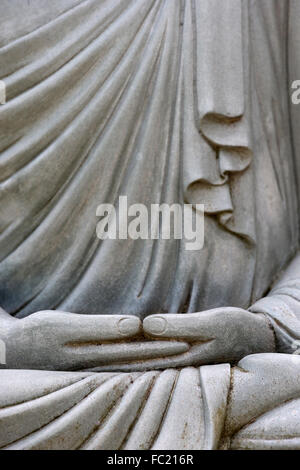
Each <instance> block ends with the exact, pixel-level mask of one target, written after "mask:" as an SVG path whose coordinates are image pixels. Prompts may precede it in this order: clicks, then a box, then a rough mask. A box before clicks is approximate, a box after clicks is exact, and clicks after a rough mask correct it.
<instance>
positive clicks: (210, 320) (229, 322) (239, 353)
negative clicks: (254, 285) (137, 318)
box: [143, 308, 275, 367]
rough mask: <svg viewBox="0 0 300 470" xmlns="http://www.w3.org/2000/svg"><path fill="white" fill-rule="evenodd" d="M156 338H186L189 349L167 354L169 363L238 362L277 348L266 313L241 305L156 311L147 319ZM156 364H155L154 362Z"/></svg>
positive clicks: (145, 325)
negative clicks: (187, 311)
mask: <svg viewBox="0 0 300 470" xmlns="http://www.w3.org/2000/svg"><path fill="white" fill-rule="evenodd" d="M143 328H144V334H145V335H146V336H147V337H150V338H153V339H156V340H157V339H173V340H181V341H185V342H187V343H188V344H189V345H190V349H189V351H187V352H186V353H184V354H181V355H178V356H177V357H173V358H166V366H168V367H185V366H189V365H195V366H198V365H203V364H213V363H219V362H231V363H232V362H236V361H239V360H240V359H242V358H243V357H245V356H247V355H249V354H255V353H263V352H274V350H275V344H274V334H273V331H272V329H271V327H270V325H269V324H268V321H267V319H266V317H265V316H264V315H260V314H253V313H250V312H248V311H246V310H242V309H239V308H218V309H213V310H209V311H206V312H201V313H191V314H166V315H152V316H149V317H147V318H146V319H145V320H144V323H143ZM153 365H154V364H153Z"/></svg>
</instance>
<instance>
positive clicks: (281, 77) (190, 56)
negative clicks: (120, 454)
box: [0, 0, 300, 450]
mask: <svg viewBox="0 0 300 470" xmlns="http://www.w3.org/2000/svg"><path fill="white" fill-rule="evenodd" d="M299 17H300V3H299V1H298V0H291V1H284V2H283V1H276V0H259V1H254V0H253V1H252V0H249V1H246V0H245V1H243V0H241V1H240V0H182V1H181V0H126V1H125V0H107V1H105V0H82V1H79V0H51V2H49V1H46V0H31V1H30V2H28V3H27V2H25V1H23V0H13V1H12V0H2V1H1V2H0V18H1V28H0V80H2V81H3V82H4V84H5V88H6V104H5V105H4V106H2V107H0V149H1V153H0V168H1V169H0V181H1V185H0V195H1V207H0V208H1V210H0V232H1V234H0V257H1V263H0V305H2V306H3V307H4V308H6V310H8V311H9V312H10V313H11V314H13V315H15V316H18V317H23V316H26V315H28V314H30V313H31V312H33V311H35V310H39V309H45V308H56V307H59V308H60V309H64V310H70V311H74V312H79V313H81V312H82V313H91V314H93V313H122V312H124V313H127V314H128V313H131V314H136V315H139V316H141V317H143V316H145V315H147V314H148V313H155V312H163V311H167V312H169V311H173V312H179V311H187V310H188V311H194V310H200V309H206V308H211V307H217V306H224V305H236V306H239V307H243V306H244V307H248V306H249V305H250V304H251V302H253V301H254V300H256V299H260V297H262V295H263V294H264V292H265V291H266V290H267V289H268V288H269V287H270V284H271V282H272V280H273V279H274V277H275V276H276V275H277V274H278V272H279V270H280V269H281V268H282V267H283V266H285V264H286V263H287V261H288V260H289V259H290V258H291V257H292V256H293V254H294V253H295V250H296V249H297V247H298V212H297V207H298V204H297V188H299V185H298V183H297V182H298V181H300V180H299V175H300V165H299V161H300V160H299V158H298V152H299V145H300V141H299V139H300V137H299V136H300V134H299V132H298V126H299V123H300V121H299V120H300V108H297V107H293V108H292V109H290V104H289V103H290V101H289V92H288V87H287V84H289V83H290V82H289V80H291V79H293V80H296V79H299V78H300V60H299V58H300V55H299V54H298V53H297V46H298V45H300V36H299V34H300V33H299V31H300V30H299V28H298V27H297V26H298V25H297V18H299ZM2 24H3V27H2ZM288 38H289V39H288ZM292 147H293V148H292ZM119 195H127V196H128V198H129V201H130V202H132V203H134V202H144V203H145V204H151V203H155V202H169V203H172V202H181V203H183V202H193V203H204V204H205V205H206V217H205V224H206V230H205V234H206V237H205V247H204V249H203V250H202V251H199V252H194V253H189V252H187V251H185V249H184V246H183V244H182V243H181V242H179V241H178V240H177V241H163V242H162V241H155V242H150V241H149V242H145V241H142V240H140V241H139V242H137V241H135V242H133V241H130V240H129V241H122V242H121V241H120V242H117V241H108V240H106V241H105V242H100V241H99V240H97V238H96V235H95V227H96V222H97V221H96V217H95V214H96V207H97V206H98V205H99V204H100V203H101V202H112V203H113V202H114V201H116V200H117V198H118V196H119ZM299 292H300V258H299V256H298V257H296V258H295V260H294V262H293V263H292V264H291V266H290V267H289V269H288V270H287V271H286V273H285V275H284V276H283V278H282V279H281V281H280V282H279V283H278V284H276V285H275V287H274V288H273V289H272V290H271V292H270V295H269V296H268V297H266V298H263V299H260V300H259V301H258V302H257V303H256V304H255V305H254V306H252V307H251V310H252V311H253V312H255V311H257V312H263V313H265V314H266V315H268V316H269V318H270V319H271V322H272V325H273V328H274V331H275V333H276V336H277V339H278V343H279V344H280V347H281V348H282V349H285V352H289V353H291V352H293V348H292V343H293V342H294V341H295V340H298V342H299V339H300V327H299V320H300V313H299V312H300V308H299V305H300V303H299V302H300V294H299ZM274 371H276V372H275V373H274ZM299 377H300V358H299V357H298V356H297V355H295V356H293V355H291V354H284V355H283V354H280V355H279V354H263V355H253V356H250V357H247V358H245V359H243V360H242V361H241V362H240V363H239V364H238V367H233V368H231V367H230V365H229V364H221V365H213V366H203V367H201V368H184V369H182V370H165V371H154V372H153V371H150V372H143V373H137V372H132V373H120V374H117V373H111V372H108V373H100V374H97V373H93V372H85V373H82V372H77V373H76V372H48V371H15V370H14V371H9V370H6V371H3V370H1V371H0V447H1V448H6V449H79V448H81V449H107V448H109V449H119V448H121V449H128V450H129V449H149V448H152V449H156V450H158V449H171V448H175V449H186V448H188V449H200V448H205V449H214V448H233V449H245V448H247V449H253V448H255V449H295V448H300V437H299V436H300V426H299V423H300V419H299V415H300V412H299V410H300V402H299V397H300V386H299V384H300V381H299Z"/></svg>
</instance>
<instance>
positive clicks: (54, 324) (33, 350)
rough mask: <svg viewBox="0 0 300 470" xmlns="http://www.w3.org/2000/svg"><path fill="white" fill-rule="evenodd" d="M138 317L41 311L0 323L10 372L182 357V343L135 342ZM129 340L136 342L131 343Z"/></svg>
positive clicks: (74, 367)
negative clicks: (171, 356) (180, 355)
mask: <svg viewBox="0 0 300 470" xmlns="http://www.w3.org/2000/svg"><path fill="white" fill-rule="evenodd" d="M141 331H142V324H141V321H140V320H139V319H138V318H137V317H132V316H126V315H123V316H122V315H78V314H74V313H67V312H59V311H52V310H49V311H42V312H37V313H34V314H33V315H30V316H29V317H27V318H24V319H22V320H16V319H14V318H12V317H10V316H9V315H8V314H6V317H4V316H3V317H1V318H0V339H1V340H2V341H3V342H4V343H5V345H6V350H7V351H6V356H7V364H6V367H7V368H10V369H47V370H79V369H86V368H91V367H96V366H101V365H108V364H113V363H115V362H117V363H119V362H121V363H123V362H127V361H128V362H130V361H138V360H142V359H149V358H153V357H161V355H162V354H163V356H168V355H170V354H172V355H173V354H178V353H181V352H184V351H186V350H187V349H188V347H187V346H186V345H185V344H184V343H182V342H176V343H174V342H169V341H165V340H164V341H163V342H160V341H159V342H157V341H146V342H145V341H139V340H138V336H139V334H140V333H141ZM132 339H136V341H135V342H132V341H131V340H132Z"/></svg>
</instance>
